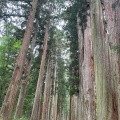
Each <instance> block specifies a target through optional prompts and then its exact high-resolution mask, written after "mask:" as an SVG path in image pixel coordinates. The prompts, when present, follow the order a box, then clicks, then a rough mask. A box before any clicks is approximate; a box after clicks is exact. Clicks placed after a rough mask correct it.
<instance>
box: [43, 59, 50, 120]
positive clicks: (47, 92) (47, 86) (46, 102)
mask: <svg viewBox="0 0 120 120" xmlns="http://www.w3.org/2000/svg"><path fill="white" fill-rule="evenodd" d="M50 59H51V58H50ZM50 59H49V60H48V65H47V74H46V79H45V88H44V99H43V107H42V120H45V118H46V114H47V110H48V107H49V99H50V88H51V84H50V80H51V60H50Z"/></svg>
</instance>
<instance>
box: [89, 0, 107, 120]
mask: <svg viewBox="0 0 120 120" xmlns="http://www.w3.org/2000/svg"><path fill="white" fill-rule="evenodd" d="M91 27H92V44H93V58H94V59H93V60H94V73H95V86H96V107H97V108H96V119H97V120H107V93H106V91H107V88H106V76H105V73H106V72H105V70H106V69H105V57H104V56H105V54H104V41H105V39H104V25H103V15H102V6H101V1H100V0H92V1H91Z"/></svg>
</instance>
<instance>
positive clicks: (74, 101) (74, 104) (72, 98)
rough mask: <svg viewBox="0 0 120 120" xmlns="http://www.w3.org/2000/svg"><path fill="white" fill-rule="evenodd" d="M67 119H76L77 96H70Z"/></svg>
mask: <svg viewBox="0 0 120 120" xmlns="http://www.w3.org/2000/svg"><path fill="white" fill-rule="evenodd" d="M69 120H77V96H76V95H71V96H70V119H69Z"/></svg>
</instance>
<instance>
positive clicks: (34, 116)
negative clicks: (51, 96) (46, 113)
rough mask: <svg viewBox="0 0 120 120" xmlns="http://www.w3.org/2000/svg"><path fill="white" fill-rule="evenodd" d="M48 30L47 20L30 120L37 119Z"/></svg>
mask: <svg viewBox="0 0 120 120" xmlns="http://www.w3.org/2000/svg"><path fill="white" fill-rule="evenodd" d="M48 30H49V22H47V25H46V32H45V37H44V45H43V53H42V59H41V65H40V72H39V78H38V82H37V88H36V93H35V98H34V104H33V109H32V114H31V118H30V119H31V120H38V109H39V108H38V105H39V102H40V98H41V95H42V84H43V74H44V65H45V59H46V50H47V42H48ZM39 107H40V106H39Z"/></svg>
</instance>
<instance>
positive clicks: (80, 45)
mask: <svg viewBox="0 0 120 120" xmlns="http://www.w3.org/2000/svg"><path fill="white" fill-rule="evenodd" d="M80 23H81V21H80V18H79V16H78V14H77V28H78V48H79V103H80V105H79V106H80V108H79V113H78V118H79V119H80V120H83V119H84V118H83V116H84V98H83V76H82V64H83V58H84V38H83V33H82V26H80Z"/></svg>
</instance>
